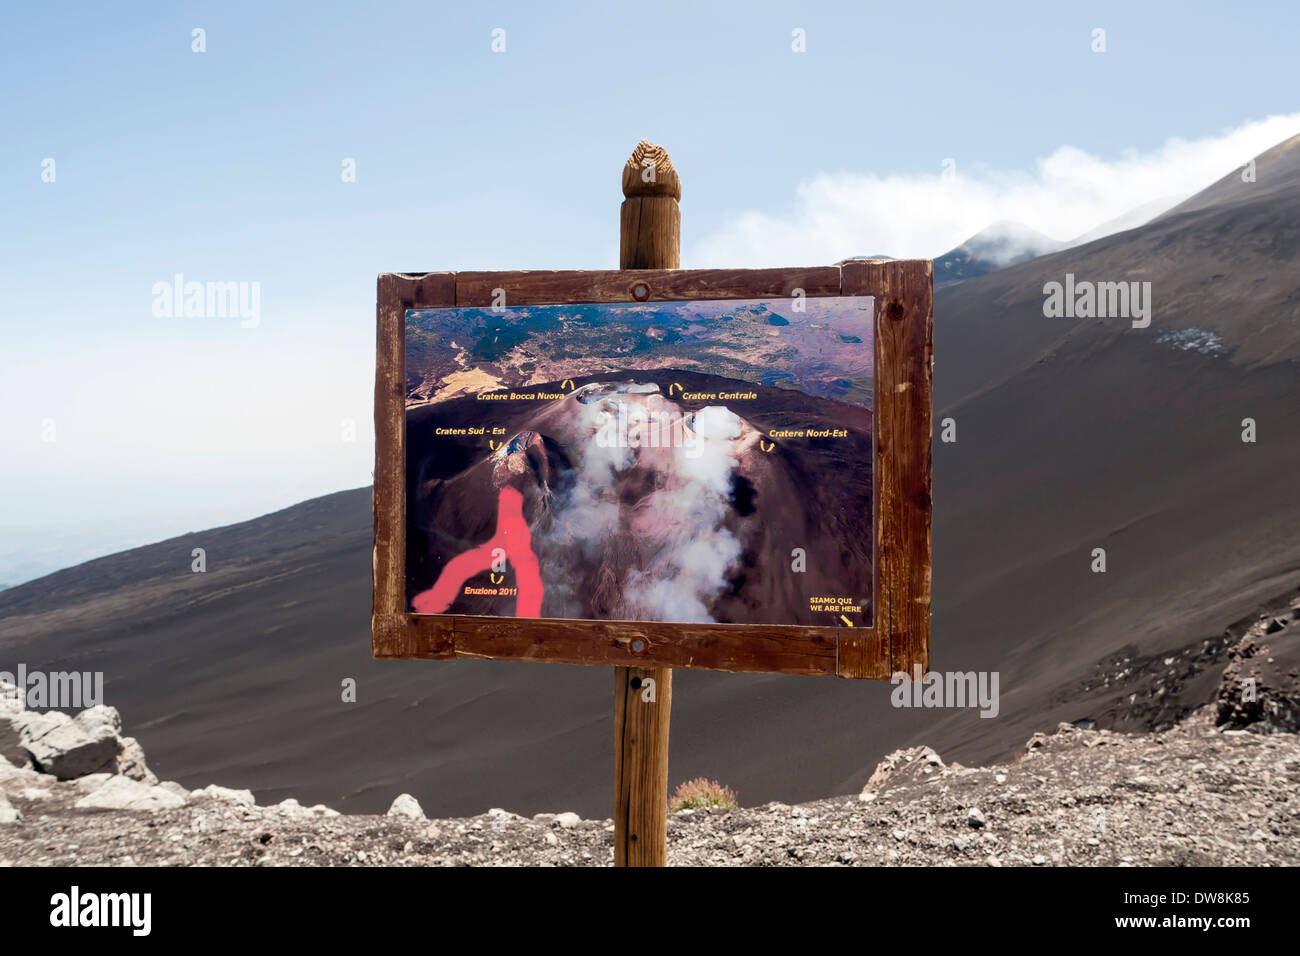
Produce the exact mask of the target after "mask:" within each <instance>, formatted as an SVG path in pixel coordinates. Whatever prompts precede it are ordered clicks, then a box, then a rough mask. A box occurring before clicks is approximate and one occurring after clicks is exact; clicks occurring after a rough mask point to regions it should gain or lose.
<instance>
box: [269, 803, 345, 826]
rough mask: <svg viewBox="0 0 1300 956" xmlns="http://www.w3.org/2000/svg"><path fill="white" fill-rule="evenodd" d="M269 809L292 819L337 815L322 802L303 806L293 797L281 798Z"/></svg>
mask: <svg viewBox="0 0 1300 956" xmlns="http://www.w3.org/2000/svg"><path fill="white" fill-rule="evenodd" d="M271 809H272V810H274V811H276V812H277V813H282V814H284V815H285V816H286V817H289V818H290V819H293V820H304V819H308V818H310V817H337V816H338V815H339V812H338V811H337V810H331V809H330V808H329V807H327V806H325V805H324V804H323V803H318V804H316V805H315V806H314V807H304V806H303V805H302V804H301V803H299V802H298V801H297V800H295V799H294V798H293V797H287V798H286V799H284V800H281V801H280V802H279V803H277V804H275V805H274V806H272V807H271Z"/></svg>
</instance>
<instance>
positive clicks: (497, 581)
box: [489, 574, 506, 584]
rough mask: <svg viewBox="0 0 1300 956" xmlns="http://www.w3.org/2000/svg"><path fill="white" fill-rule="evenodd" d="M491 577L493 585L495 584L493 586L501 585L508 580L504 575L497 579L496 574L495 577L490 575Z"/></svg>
mask: <svg viewBox="0 0 1300 956" xmlns="http://www.w3.org/2000/svg"><path fill="white" fill-rule="evenodd" d="M489 577H491V578H492V583H493V584H500V583H501V582H502V581H504V580H505V579H506V576H505V575H504V574H503V575H501V576H500V577H497V576H496V575H495V574H493V575H489Z"/></svg>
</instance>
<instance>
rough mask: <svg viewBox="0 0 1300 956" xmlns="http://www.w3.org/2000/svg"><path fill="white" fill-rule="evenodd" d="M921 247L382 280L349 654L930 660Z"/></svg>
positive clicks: (926, 297)
mask: <svg viewBox="0 0 1300 956" xmlns="http://www.w3.org/2000/svg"><path fill="white" fill-rule="evenodd" d="M930 296H931V265H930V263H929V262H925V261H916V262H910V261H895V260H869V261H868V260H850V261H847V262H844V263H842V264H841V265H838V266H830V267H825V268H808V269H752V270H654V269H635V270H625V271H610V272H582V271H575V272H461V273H428V274H425V275H406V274H391V273H390V274H384V275H381V276H380V277H379V300H378V350H377V374H376V391H375V433H376V464H375V565H374V568H375V591H374V615H373V627H372V642H373V651H374V655H375V656H376V657H383V658H430V659H437V658H455V657H476V658H491V659H494V660H524V661H549V662H561V663H570V664H604V665H616V666H623V667H628V666H633V667H643V668H658V667H671V668H679V667H697V668H710V669H715V670H726V671H768V672H778V673H788V674H826V675H835V676H839V677H850V678H876V679H888V678H889V677H890V675H891V674H893V673H895V672H897V671H905V672H907V673H911V672H912V668H913V666H914V665H917V664H919V665H921V667H922V669H923V670H926V669H928V667H929V660H928V643H929V614H930V434H931V389H930V383H931V364H932V361H931V310H930Z"/></svg>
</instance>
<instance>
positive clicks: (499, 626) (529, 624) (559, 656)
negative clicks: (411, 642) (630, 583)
mask: <svg viewBox="0 0 1300 956" xmlns="http://www.w3.org/2000/svg"><path fill="white" fill-rule="evenodd" d="M415 619H416V620H420V619H421V618H420V616H416V617H415ZM445 619H446V620H450V621H453V622H455V623H454V636H455V642H456V655H457V656H458V657H481V658H491V659H495V660H514V661H538V662H543V663H560V664H611V665H615V666H622V667H632V666H657V667H666V668H667V667H689V668H694V669H699V670H717V671H732V672H743V671H758V672H765V673H771V672H779V673H783V674H810V675H816V674H834V673H835V651H836V646H835V644H836V642H835V635H836V634H837V633H839V632H841V631H844V630H847V628H843V629H840V628H833V627H790V626H766V627H758V628H756V627H751V626H748V625H741V624H668V623H659V622H633V621H572V620H565V619H562V618H541V619H537V620H532V619H528V618H501V617H479V616H471V615H448V616H446V618H445ZM638 641H640V642H641V644H640V650H637V642H638Z"/></svg>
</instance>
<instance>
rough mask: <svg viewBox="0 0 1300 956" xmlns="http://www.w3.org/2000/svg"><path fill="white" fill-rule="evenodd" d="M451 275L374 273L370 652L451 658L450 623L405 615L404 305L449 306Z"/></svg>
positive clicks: (453, 296)
mask: <svg viewBox="0 0 1300 956" xmlns="http://www.w3.org/2000/svg"><path fill="white" fill-rule="evenodd" d="M455 301H456V278H455V274H454V273H451V272H431V273H427V274H424V275H403V274H400V273H385V274H383V275H381V276H380V277H379V288H378V292H377V305H376V310H377V315H376V323H377V328H378V336H377V340H376V342H375V483H374V552H373V574H374V596H373V599H372V604H371V610H370V646H371V653H372V654H373V655H374V656H375V657H394V658H406V657H430V658H438V657H454V656H455V645H454V644H453V642H452V639H451V628H449V627H447V626H445V625H443V624H441V623H437V622H426V621H424V620H413V619H412V617H411V616H410V615H408V614H407V613H406V310H407V309H409V308H412V307H413V306H414V304H415V303H417V302H418V303H420V304H421V305H424V306H428V307H433V306H439V305H442V306H446V305H453V304H454V303H455Z"/></svg>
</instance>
